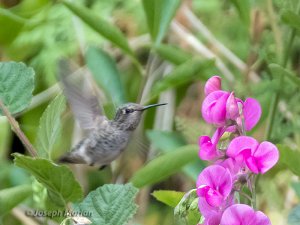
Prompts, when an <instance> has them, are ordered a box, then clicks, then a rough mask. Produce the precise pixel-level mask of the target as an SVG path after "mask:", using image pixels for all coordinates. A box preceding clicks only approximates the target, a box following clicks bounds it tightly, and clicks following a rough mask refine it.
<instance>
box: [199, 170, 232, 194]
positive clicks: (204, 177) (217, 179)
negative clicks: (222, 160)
mask: <svg viewBox="0 0 300 225" xmlns="http://www.w3.org/2000/svg"><path fill="white" fill-rule="evenodd" d="M202 185H207V186H209V187H211V188H212V189H214V190H218V192H219V193H220V194H221V195H223V196H224V197H227V196H228V195H229V194H230V192H231V189H232V181H231V175H230V172H229V171H228V170H226V169H225V168H224V167H222V166H218V165H213V166H209V167H206V168H205V169H204V170H203V171H202V172H201V173H200V175H199V177H198V180H197V187H200V186H202Z"/></svg>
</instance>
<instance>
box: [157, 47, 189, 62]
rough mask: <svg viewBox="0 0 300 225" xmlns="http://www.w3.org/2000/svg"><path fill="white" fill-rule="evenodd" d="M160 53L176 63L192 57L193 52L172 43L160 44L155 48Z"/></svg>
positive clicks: (164, 57)
mask: <svg viewBox="0 0 300 225" xmlns="http://www.w3.org/2000/svg"><path fill="white" fill-rule="evenodd" d="M155 51H156V52H157V53H158V55H159V56H160V57H161V58H163V59H166V60H168V61H170V62H171V63H173V64H175V65H179V64H182V63H184V62H186V61H188V60H189V59H191V58H192V54H190V53H188V52H186V51H184V50H182V49H180V48H178V47H176V46H172V45H164V44H160V45H159V46H157V47H156V48H155Z"/></svg>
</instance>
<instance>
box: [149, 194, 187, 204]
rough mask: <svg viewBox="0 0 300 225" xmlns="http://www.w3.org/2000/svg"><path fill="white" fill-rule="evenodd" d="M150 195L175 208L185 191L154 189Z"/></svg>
mask: <svg viewBox="0 0 300 225" xmlns="http://www.w3.org/2000/svg"><path fill="white" fill-rule="evenodd" d="M152 195H153V196H154V197H155V198H156V200H158V201H160V202H162V203H164V204H166V205H168V206H171V207H173V208H175V207H176V206H177V205H178V203H179V202H180V200H181V199H182V198H183V196H184V195H185V193H184V192H179V191H165V190H160V191H154V192H153V193H152Z"/></svg>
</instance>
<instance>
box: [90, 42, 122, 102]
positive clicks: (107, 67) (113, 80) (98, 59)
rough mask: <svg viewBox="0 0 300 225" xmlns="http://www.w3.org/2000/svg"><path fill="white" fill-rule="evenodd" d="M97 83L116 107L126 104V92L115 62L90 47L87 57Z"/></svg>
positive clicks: (108, 56)
mask: <svg viewBox="0 0 300 225" xmlns="http://www.w3.org/2000/svg"><path fill="white" fill-rule="evenodd" d="M85 59H86V63H87V66H88V68H89V69H90V70H91V72H92V74H93V76H94V78H95V80H96V81H97V83H98V84H99V85H100V86H101V87H102V88H103V89H104V90H105V92H106V93H107V95H108V96H109V98H111V99H112V101H113V102H114V103H115V104H116V105H120V104H123V103H125V91H124V87H123V85H122V82H121V79H120V73H119V71H118V68H117V66H116V63H115V61H114V60H113V59H112V58H111V57H110V55H109V54H107V53H106V52H105V51H103V50H101V49H97V48H94V47H90V48H89V49H88V51H87V53H86V55H85Z"/></svg>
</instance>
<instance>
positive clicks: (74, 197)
mask: <svg viewBox="0 0 300 225" xmlns="http://www.w3.org/2000/svg"><path fill="white" fill-rule="evenodd" d="M13 156H14V163H15V165H16V166H18V167H21V168H23V169H25V170H26V171H28V172H29V173H31V174H32V175H33V176H34V177H35V178H36V179H37V181H39V182H40V183H41V184H43V185H44V186H45V187H46V188H47V190H48V194H49V197H50V198H51V199H52V200H54V201H56V202H55V203H56V204H57V205H59V206H61V204H62V203H63V204H64V205H66V204H67V203H68V202H71V201H72V202H74V201H78V200H80V199H81V198H82V196H83V193H82V189H81V187H80V185H79V183H78V182H77V181H76V179H75V177H74V175H73V173H72V172H71V170H70V169H69V168H68V167H66V166H60V165H56V164H54V163H52V162H50V161H49V160H47V159H40V158H31V157H28V156H24V155H21V154H18V153H14V154H13Z"/></svg>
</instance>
